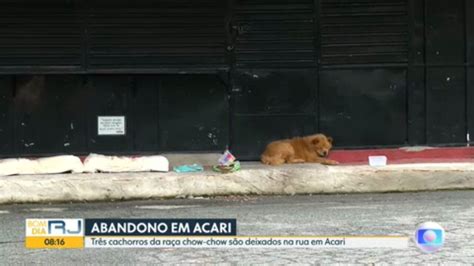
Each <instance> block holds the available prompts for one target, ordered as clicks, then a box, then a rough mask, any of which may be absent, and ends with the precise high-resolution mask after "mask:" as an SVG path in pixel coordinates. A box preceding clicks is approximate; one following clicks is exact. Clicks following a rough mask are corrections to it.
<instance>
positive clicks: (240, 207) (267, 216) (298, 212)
mask: <svg viewBox="0 0 474 266" xmlns="http://www.w3.org/2000/svg"><path fill="white" fill-rule="evenodd" d="M26 218H237V225H238V233H239V235H400V236H412V235H414V232H415V229H416V227H417V225H418V224H420V223H422V222H425V221H434V222H437V223H439V224H440V225H442V226H443V227H444V229H445V230H446V244H445V246H444V247H443V248H442V249H441V250H440V251H438V252H437V253H435V254H424V253H422V252H421V251H420V250H418V249H417V248H416V247H415V244H414V243H413V241H410V244H409V248H408V249H337V250H336V249H176V248H175V249H173V248H166V249H84V250H46V249H40V250H36V249H34V250H33V249H25V248H24V234H25V219H26ZM0 225H1V226H0V237H1V238H0V262H1V263H0V264H18V263H22V264H30V263H40V264H59V265H61V264H83V263H87V264H130V263H135V264H136V263H138V264H152V263H172V264H174V263H180V264H189V263H195V264H196V263H197V264H200V263H234V264H250V263H254V264H259V263H282V264H303V263H360V264H372V263H384V262H386V263H403V264H405V263H415V264H421V263H460V264H472V263H474V191H443V192H421V193H390V194H351V195H312V196H311V195H309V196H285V197H283V196H281V197H280V196H273V197H250V196H238V197H237V196H232V197H217V198H193V199H172V200H149V201H132V202H102V203H81V204H67V203H65V204H22V205H0Z"/></svg>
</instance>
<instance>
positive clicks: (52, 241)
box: [44, 238, 66, 246]
mask: <svg viewBox="0 0 474 266" xmlns="http://www.w3.org/2000/svg"><path fill="white" fill-rule="evenodd" d="M44 244H45V245H46V246H64V245H65V244H66V241H65V240H64V238H46V239H45V240H44Z"/></svg>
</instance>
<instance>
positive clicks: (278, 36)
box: [232, 0, 315, 67]
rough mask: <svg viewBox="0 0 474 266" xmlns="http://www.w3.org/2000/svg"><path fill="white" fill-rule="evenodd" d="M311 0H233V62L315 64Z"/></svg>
mask: <svg viewBox="0 0 474 266" xmlns="http://www.w3.org/2000/svg"><path fill="white" fill-rule="evenodd" d="M313 11H314V3H313V1H311V0H294V1H286V0H255V1H236V4H235V8H234V14H235V15H234V16H235V21H234V22H233V25H232V26H233V28H234V31H235V35H236V37H235V39H236V40H235V42H236V43H235V57H236V64H237V66H238V67H239V66H241V67H247V66H266V67H275V66H296V67H307V66H310V67H311V66H313V67H314V66H315V50H314V43H315V32H314V12H313Z"/></svg>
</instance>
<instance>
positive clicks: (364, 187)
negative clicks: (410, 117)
mask: <svg viewBox="0 0 474 266" xmlns="http://www.w3.org/2000/svg"><path fill="white" fill-rule="evenodd" d="M447 189H474V163H436V164H396V165H388V166H384V167H377V168H374V167H370V166H367V165H356V166H353V165H352V166H351V165H340V166H324V165H319V164H298V165H283V166H278V167H270V166H265V165H262V164H260V163H256V162H255V163H243V164H242V170H241V171H239V172H236V173H232V174H220V173H215V172H212V171H209V170H208V171H204V172H200V173H186V174H178V173H174V172H169V173H151V172H145V173H113V174H111V173H93V174H54V175H22V176H6V177H0V203H2V204H5V203H25V202H65V201H66V202H67V201H102V200H128V199H149V198H170V197H172V198H174V197H186V196H194V197H196V196H216V195H231V194H257V195H271V194H283V195H284V194H287V195H293V194H316V193H363V192H392V191H428V190H447Z"/></svg>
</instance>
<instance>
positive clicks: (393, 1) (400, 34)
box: [321, 0, 408, 65]
mask: <svg viewBox="0 0 474 266" xmlns="http://www.w3.org/2000/svg"><path fill="white" fill-rule="evenodd" d="M407 16H408V11H407V2H406V1H404V0H344V1H341V0H322V4H321V61H322V63H323V64H327V65H333V64H368V63H406V62H407V61H408V19H407Z"/></svg>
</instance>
